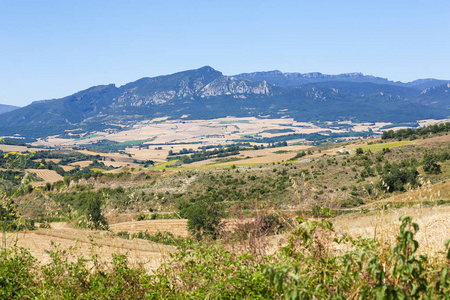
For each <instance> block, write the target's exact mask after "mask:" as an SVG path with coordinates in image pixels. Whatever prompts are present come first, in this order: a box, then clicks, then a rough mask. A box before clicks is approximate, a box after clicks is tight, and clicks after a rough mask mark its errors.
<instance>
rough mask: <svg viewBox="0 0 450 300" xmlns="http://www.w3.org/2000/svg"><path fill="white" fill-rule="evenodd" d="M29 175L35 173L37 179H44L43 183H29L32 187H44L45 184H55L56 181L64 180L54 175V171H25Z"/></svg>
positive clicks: (56, 174)
mask: <svg viewBox="0 0 450 300" xmlns="http://www.w3.org/2000/svg"><path fill="white" fill-rule="evenodd" d="M26 171H27V172H29V173H35V174H36V175H37V176H38V177H39V178H42V179H44V181H36V182H33V183H31V185H32V186H40V185H45V184H46V183H47V182H49V183H55V182H57V181H60V180H63V179H64V178H63V177H62V176H61V175H59V174H58V173H56V171H54V170H45V169H26Z"/></svg>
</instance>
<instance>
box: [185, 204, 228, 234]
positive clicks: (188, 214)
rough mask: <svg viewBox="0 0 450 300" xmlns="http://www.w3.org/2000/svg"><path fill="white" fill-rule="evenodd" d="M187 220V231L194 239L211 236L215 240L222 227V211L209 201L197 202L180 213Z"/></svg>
mask: <svg viewBox="0 0 450 300" xmlns="http://www.w3.org/2000/svg"><path fill="white" fill-rule="evenodd" d="M181 215H182V216H183V217H185V218H187V219H188V223H187V225H188V230H189V231H190V232H191V233H192V234H193V235H194V236H195V237H196V238H201V237H202V236H205V235H207V236H212V237H213V238H216V237H217V236H218V234H219V232H220V229H221V227H222V223H221V219H222V210H221V208H220V207H219V205H218V204H217V203H215V202H213V201H211V200H199V201H197V202H195V203H194V204H192V205H190V206H188V207H187V208H185V209H183V210H182V211H181Z"/></svg>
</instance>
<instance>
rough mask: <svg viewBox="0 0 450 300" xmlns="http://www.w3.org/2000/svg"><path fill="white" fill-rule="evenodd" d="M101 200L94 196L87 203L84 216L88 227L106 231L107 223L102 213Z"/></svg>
mask: <svg viewBox="0 0 450 300" xmlns="http://www.w3.org/2000/svg"><path fill="white" fill-rule="evenodd" d="M101 206H102V200H101V198H100V196H99V195H96V196H95V197H93V198H92V199H91V201H89V202H88V203H87V207H86V216H87V218H88V227H89V228H90V229H96V230H107V229H108V222H107V221H106V218H105V216H104V215H103V213H102V209H101Z"/></svg>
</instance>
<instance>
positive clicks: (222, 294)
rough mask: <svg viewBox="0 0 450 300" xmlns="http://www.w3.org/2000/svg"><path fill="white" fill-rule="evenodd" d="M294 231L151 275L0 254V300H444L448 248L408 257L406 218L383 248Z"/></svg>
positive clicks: (198, 253)
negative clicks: (283, 239) (282, 240)
mask: <svg viewBox="0 0 450 300" xmlns="http://www.w3.org/2000/svg"><path fill="white" fill-rule="evenodd" d="M323 213H324V214H325V215H326V211H324V212H323ZM297 221H298V225H297V227H296V229H295V230H294V231H293V232H292V234H291V237H290V239H289V243H288V245H287V246H285V247H283V248H281V249H279V250H277V251H276V252H275V253H271V254H270V253H267V252H265V251H264V247H263V244H264V237H265V233H264V232H262V231H261V230H259V229H258V228H260V227H259V226H258V224H256V222H255V224H254V226H253V227H252V226H251V225H248V224H247V226H246V227H245V228H242V229H241V230H240V229H239V228H237V229H236V230H235V231H234V233H233V234H232V235H228V236H227V237H226V238H225V237H224V238H222V239H221V240H220V241H202V242H198V243H193V244H184V245H183V246H182V247H180V248H179V250H178V251H177V253H176V254H174V255H172V256H171V258H170V261H169V262H168V263H167V264H165V265H162V266H161V267H160V268H158V269H157V270H155V271H152V272H149V271H148V270H145V269H144V268H143V267H137V268H135V267H130V266H129V264H128V261H127V257H126V256H122V255H113V257H112V264H108V265H106V264H102V263H100V262H99V260H98V259H97V257H96V256H92V257H90V258H88V259H85V258H81V257H70V255H68V254H67V253H66V252H65V251H62V250H60V249H59V248H58V247H57V246H56V245H55V248H54V250H52V251H49V254H50V256H51V259H52V261H51V262H50V263H48V264H46V265H41V264H39V263H38V262H37V260H36V259H35V258H33V257H32V256H31V254H30V253H29V252H28V251H27V250H25V249H22V248H19V247H13V248H10V249H4V250H2V251H1V253H0V298H1V299H283V298H285V299H359V298H362V299H448V298H449V293H450V276H449V274H448V266H449V262H450V243H449V241H447V243H446V244H445V248H444V247H443V248H442V250H445V251H444V252H442V257H441V258H433V259H432V260H431V259H430V260H429V259H428V258H427V257H426V256H424V255H418V254H416V251H417V249H418V247H419V245H418V242H417V241H416V240H415V237H414V235H415V234H416V233H417V231H418V230H419V228H418V225H417V224H416V223H413V222H412V219H411V218H410V217H407V216H404V217H401V218H400V221H401V225H400V228H399V232H398V236H397V239H396V241H395V242H393V244H392V245H387V244H380V243H378V242H377V241H376V240H373V239H363V238H357V239H353V238H350V237H348V236H346V235H345V234H344V235H342V234H338V233H336V232H335V231H334V229H333V224H332V223H331V222H330V221H329V220H328V219H327V218H326V217H322V218H316V219H306V218H303V217H298V218H297ZM249 226H250V227H249ZM243 232H245V235H246V237H245V238H243V237H242V235H240V234H239V233H243ZM443 246H444V245H443Z"/></svg>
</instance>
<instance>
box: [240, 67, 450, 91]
mask: <svg viewBox="0 0 450 300" xmlns="http://www.w3.org/2000/svg"><path fill="white" fill-rule="evenodd" d="M234 77H236V78H238V79H247V80H252V81H263V80H265V81H267V82H269V83H272V84H275V85H277V86H282V87H287V86H302V85H305V84H311V83H321V82H327V81H345V82H357V83H362V82H366V83H376V84H386V85H395V86H401V87H410V88H415V89H419V90H423V89H426V88H430V87H435V86H439V85H443V84H447V83H450V80H438V79H433V78H429V79H418V80H414V81H411V82H407V83H403V82H400V81H390V80H388V79H386V78H382V77H376V76H371V75H363V74H362V73H344V74H339V75H327V74H322V73H319V72H314V73H283V72H281V71H278V70H275V71H268V72H253V73H242V74H238V75H234Z"/></svg>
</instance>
